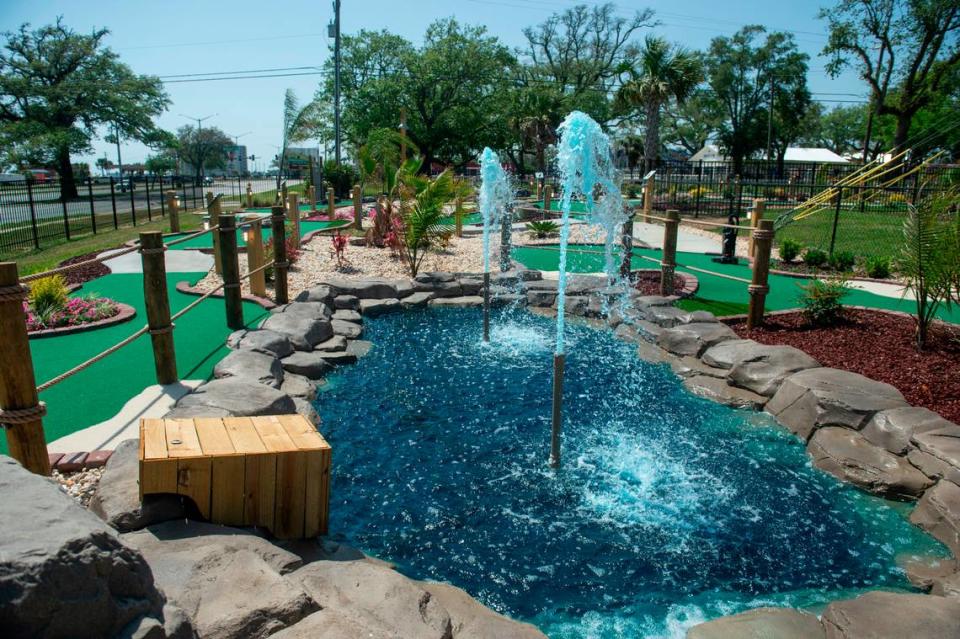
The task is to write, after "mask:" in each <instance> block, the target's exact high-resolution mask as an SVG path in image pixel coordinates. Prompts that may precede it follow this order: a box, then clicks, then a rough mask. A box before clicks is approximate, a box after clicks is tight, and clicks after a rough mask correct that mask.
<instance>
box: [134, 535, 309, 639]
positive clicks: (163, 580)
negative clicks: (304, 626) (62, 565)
mask: <svg viewBox="0 0 960 639" xmlns="http://www.w3.org/2000/svg"><path fill="white" fill-rule="evenodd" d="M123 539H124V541H125V542H126V543H128V544H129V545H131V546H133V547H135V548H137V549H139V550H140V552H142V553H143V555H144V556H145V557H146V558H147V561H149V562H150V565H151V566H152V567H153V569H154V575H155V578H156V580H157V583H158V585H160V586H161V587H162V588H163V590H164V592H165V593H166V594H167V597H168V598H169V600H170V602H171V603H173V604H175V605H176V606H178V607H180V608H181V609H183V610H184V612H186V613H187V615H189V616H190V618H191V619H192V620H193V625H194V627H195V628H196V629H197V633H198V634H199V635H200V636H201V637H204V638H205V639H206V638H208V637H209V638H213V639H226V638H231V639H233V638H240V637H251V638H257V639H259V638H262V637H267V636H269V635H271V634H273V633H275V632H277V631H278V630H280V629H282V628H284V627H286V626H289V625H292V624H294V623H296V622H297V621H299V620H301V619H303V618H304V617H306V616H307V615H308V614H310V613H312V612H314V611H316V610H318V606H317V604H316V602H314V601H313V600H312V599H311V598H310V597H309V596H308V595H307V593H305V592H304V590H303V588H301V587H300V586H299V584H298V583H297V582H296V581H295V580H292V579H290V578H289V577H284V575H285V574H287V573H289V572H290V571H292V570H294V569H296V568H298V567H299V566H300V564H301V563H302V562H301V560H300V558H299V557H297V556H296V555H293V554H292V553H289V552H286V551H284V550H282V549H281V548H279V547H277V546H274V545H273V544H271V543H269V542H268V541H266V540H264V539H261V538H260V537H257V536H255V535H252V534H249V533H245V532H243V531H240V530H239V529H236V528H225V527H221V526H214V525H211V524H202V523H198V522H187V523H183V522H167V523H165V524H159V525H157V526H151V527H150V528H147V529H145V530H142V531H140V532H135V533H128V534H127V535H124V537H123Z"/></svg>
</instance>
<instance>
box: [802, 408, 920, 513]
mask: <svg viewBox="0 0 960 639" xmlns="http://www.w3.org/2000/svg"><path fill="white" fill-rule="evenodd" d="M807 452H808V453H810V456H811V457H813V465H814V466H816V467H817V468H819V469H821V470H825V471H827V472H828V473H830V474H831V475H833V476H835V477H838V478H840V479H842V480H844V481H847V482H850V483H851V484H854V485H855V486H858V487H859V488H862V489H863V490H865V491H867V492H869V493H873V494H874V495H880V496H882V497H887V498H889V499H901V500H904V499H916V498H917V497H919V496H920V495H921V494H923V491H924V490H926V489H927V488H929V487H930V486H932V485H933V482H932V481H930V479H928V478H927V476H926V475H924V474H923V473H921V472H920V471H919V470H917V469H916V468H914V467H913V466H912V465H911V464H910V463H909V462H908V461H907V460H905V459H903V458H902V457H897V456H896V455H894V454H893V453H891V452H890V451H888V450H885V449H883V448H880V447H879V446H874V445H873V444H871V443H870V442H868V441H867V440H866V439H865V438H864V437H863V435H861V434H860V433H858V432H856V431H854V430H850V429H849V428H840V427H835V426H828V427H824V428H821V429H819V430H817V432H815V433H814V434H813V437H812V438H811V439H810V443H809V444H808V446H807Z"/></svg>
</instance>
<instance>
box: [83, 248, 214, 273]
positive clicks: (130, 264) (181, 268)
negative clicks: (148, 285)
mask: <svg viewBox="0 0 960 639" xmlns="http://www.w3.org/2000/svg"><path fill="white" fill-rule="evenodd" d="M121 250H123V249H117V250H113V251H106V252H104V253H101V254H100V255H98V256H97V257H104V256H109V255H113V254H114V253H117V252H119V251H121ZM165 258H166V265H167V273H203V272H205V271H209V270H210V269H211V268H213V256H212V255H207V254H206V253H203V252H201V251H177V250H172V251H167V253H166V255H165ZM103 263H104V264H105V265H106V266H107V268H109V269H110V270H111V271H113V272H114V273H142V272H143V263H142V262H141V260H140V254H139V253H137V252H133V253H127V254H126V255H121V256H120V257H115V258H113V259H106V260H104V261H103Z"/></svg>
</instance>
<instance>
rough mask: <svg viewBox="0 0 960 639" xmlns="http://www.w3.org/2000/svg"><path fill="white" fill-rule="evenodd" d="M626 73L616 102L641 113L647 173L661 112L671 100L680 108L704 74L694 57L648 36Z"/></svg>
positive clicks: (656, 142) (653, 155)
mask: <svg viewBox="0 0 960 639" xmlns="http://www.w3.org/2000/svg"><path fill="white" fill-rule="evenodd" d="M628 73H629V74H630V79H629V80H627V81H626V82H625V83H624V84H623V86H621V87H620V89H619V90H618V91H617V96H616V99H617V102H618V103H619V104H620V105H621V106H622V107H632V108H637V109H643V112H644V116H645V118H646V126H647V128H646V135H645V137H644V143H643V155H644V158H643V160H644V171H645V172H646V171H650V170H651V169H653V167H654V164H655V162H656V159H657V152H658V151H659V149H660V109H661V108H662V107H663V105H664V104H666V103H667V102H668V101H669V100H670V99H671V98H673V99H675V100H676V101H677V103H678V104H683V102H684V101H686V99H687V98H688V97H690V95H691V94H692V93H693V90H694V89H695V88H696V87H697V85H698V84H700V82H701V80H702V79H703V70H702V65H701V63H700V59H699V57H697V55H696V54H695V53H693V52H691V51H689V50H688V49H685V48H683V47H680V46H673V45H671V44H670V43H669V42H667V41H666V40H664V39H663V38H658V37H654V36H647V39H646V41H645V42H644V45H643V48H642V49H641V50H640V55H639V57H638V58H637V60H636V61H635V62H634V66H633V68H632V69H629V70H628Z"/></svg>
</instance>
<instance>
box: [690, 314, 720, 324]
mask: <svg viewBox="0 0 960 639" xmlns="http://www.w3.org/2000/svg"><path fill="white" fill-rule="evenodd" d="M683 320H684V321H685V322H686V323H687V324H695V323H700V324H709V323H711V322H719V321H720V320H718V319H717V316H716V315H714V314H713V313H711V312H710V311H692V312H690V313H687V314H686V316H685V317H684V318H683Z"/></svg>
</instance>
